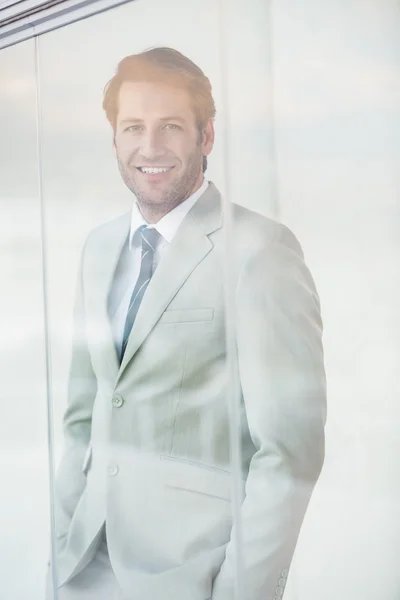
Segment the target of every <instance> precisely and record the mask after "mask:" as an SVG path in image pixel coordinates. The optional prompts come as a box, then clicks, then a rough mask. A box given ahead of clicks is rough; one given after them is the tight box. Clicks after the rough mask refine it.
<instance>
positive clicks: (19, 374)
mask: <svg viewBox="0 0 400 600" xmlns="http://www.w3.org/2000/svg"><path fill="white" fill-rule="evenodd" d="M0 81H1V84H0V123H1V132H2V133H1V144H0V241H1V252H0V272H1V276H2V286H1V291H2V293H1V294H0V314H1V337H0V346H1V351H0V375H1V390H2V391H1V393H2V398H1V404H2V410H1V419H0V440H1V453H0V457H1V458H0V475H1V494H0V506H1V510H0V530H1V536H0V581H1V590H2V594H3V595H4V597H7V598H12V599H13V600H14V599H15V600H25V599H26V598H27V597H29V598H32V599H34V600H39V599H42V598H43V592H44V580H45V573H46V564H47V559H48V551H49V544H48V541H49V523H50V519H49V502H48V497H49V493H48V491H49V482H48V459H47V411H46V376H45V351H44V333H43V324H44V318H43V289H42V257H41V221H40V200H39V188H38V157H37V115H36V81H35V64H34V44H33V41H28V42H24V43H23V44H20V45H18V46H14V47H11V48H8V49H6V50H2V51H1V53H0Z"/></svg>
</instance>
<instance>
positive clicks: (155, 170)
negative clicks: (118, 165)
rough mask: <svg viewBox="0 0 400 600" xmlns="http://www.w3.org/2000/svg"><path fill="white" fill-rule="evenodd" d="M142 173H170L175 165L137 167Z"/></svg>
mask: <svg viewBox="0 0 400 600" xmlns="http://www.w3.org/2000/svg"><path fill="white" fill-rule="evenodd" d="M136 168H137V169H138V171H140V172H141V173H146V174H147V175H159V174H160V173H168V172H169V171H171V169H173V168H174V167H136Z"/></svg>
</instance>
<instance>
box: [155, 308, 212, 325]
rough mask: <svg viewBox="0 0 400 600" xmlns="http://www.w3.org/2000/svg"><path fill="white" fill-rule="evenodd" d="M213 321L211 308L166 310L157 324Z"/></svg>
mask: <svg viewBox="0 0 400 600" xmlns="http://www.w3.org/2000/svg"><path fill="white" fill-rule="evenodd" d="M213 319H214V309H213V308H192V309H176V310H166V311H165V312H164V313H163V314H162V316H161V317H160V320H159V323H199V322H204V321H212V320H213Z"/></svg>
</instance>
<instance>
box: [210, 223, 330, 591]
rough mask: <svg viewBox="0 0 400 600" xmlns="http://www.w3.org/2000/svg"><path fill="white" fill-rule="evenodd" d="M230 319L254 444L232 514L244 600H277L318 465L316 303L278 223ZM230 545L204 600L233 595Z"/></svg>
mask: <svg viewBox="0 0 400 600" xmlns="http://www.w3.org/2000/svg"><path fill="white" fill-rule="evenodd" d="M236 317H237V322H236V327H237V329H236V334H237V348H238V363H239V373H240V380H241V386H242V390H243V397H244V403H245V407H246V415H247V419H248V426H249V431H250V435H251V438H252V441H253V444H254V446H255V448H256V452H255V454H254V456H253V458H252V461H251V464H250V470H249V474H248V478H247V482H246V489H245V500H244V502H243V505H242V510H241V519H242V528H243V557H244V580H245V581H244V593H245V598H246V600H275V599H276V600H279V599H280V598H281V596H282V595H283V591H284V587H285V583H286V578H287V574H288V569H289V566H290V562H291V560H292V556H293V553H294V549H295V546H296V542H297V538H298V535H299V531H300V527H301V524H302V521H303V518H304V514H305V511H306V509H307V505H308V502H309V499H310V496H311V493H312V490H313V488H314V485H315V483H316V481H317V478H318V476H319V473H320V471H321V468H322V464H323V460H324V425H325V418H326V386H325V371H324V363H323V349H322V341H321V338H322V321H321V317H320V306H319V299H318V295H317V292H316V290H315V286H314V282H313V279H312V277H311V275H310V273H309V271H308V269H307V267H306V265H305V263H304V261H303V254H302V250H301V248H300V245H299V244H298V242H297V240H296V238H295V237H294V236H293V234H292V233H291V232H290V231H289V230H288V229H287V228H286V227H284V226H280V233H279V237H277V239H275V241H273V242H272V243H271V244H270V246H269V247H268V248H267V249H264V250H263V251H260V250H255V251H254V252H253V253H252V254H251V256H250V257H249V258H248V259H247V260H246V262H245V264H244V266H243V268H242V271H241V275H240V278H239V282H238V288H237V313H236ZM233 533H234V531H233ZM233 539H234V538H233V536H232V540H233ZM232 540H231V541H230V542H229V544H228V546H227V552H226V558H225V561H224V563H223V565H222V568H221V570H220V572H219V574H218V575H217V577H216V579H215V582H214V588H213V596H212V599H213V600H233V598H234V580H235V560H234V547H233V541H232Z"/></svg>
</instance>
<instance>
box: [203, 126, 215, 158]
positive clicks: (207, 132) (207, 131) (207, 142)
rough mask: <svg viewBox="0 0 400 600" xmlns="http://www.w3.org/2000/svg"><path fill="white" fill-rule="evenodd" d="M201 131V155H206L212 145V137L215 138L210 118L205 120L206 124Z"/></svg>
mask: <svg viewBox="0 0 400 600" xmlns="http://www.w3.org/2000/svg"><path fill="white" fill-rule="evenodd" d="M202 133H203V142H202V147H203V155H204V156H208V155H209V154H210V153H211V151H212V149H213V147H214V138H215V132H214V121H213V120H212V119H210V120H209V121H208V122H207V124H206V126H205V127H204V128H203V132H202Z"/></svg>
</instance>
